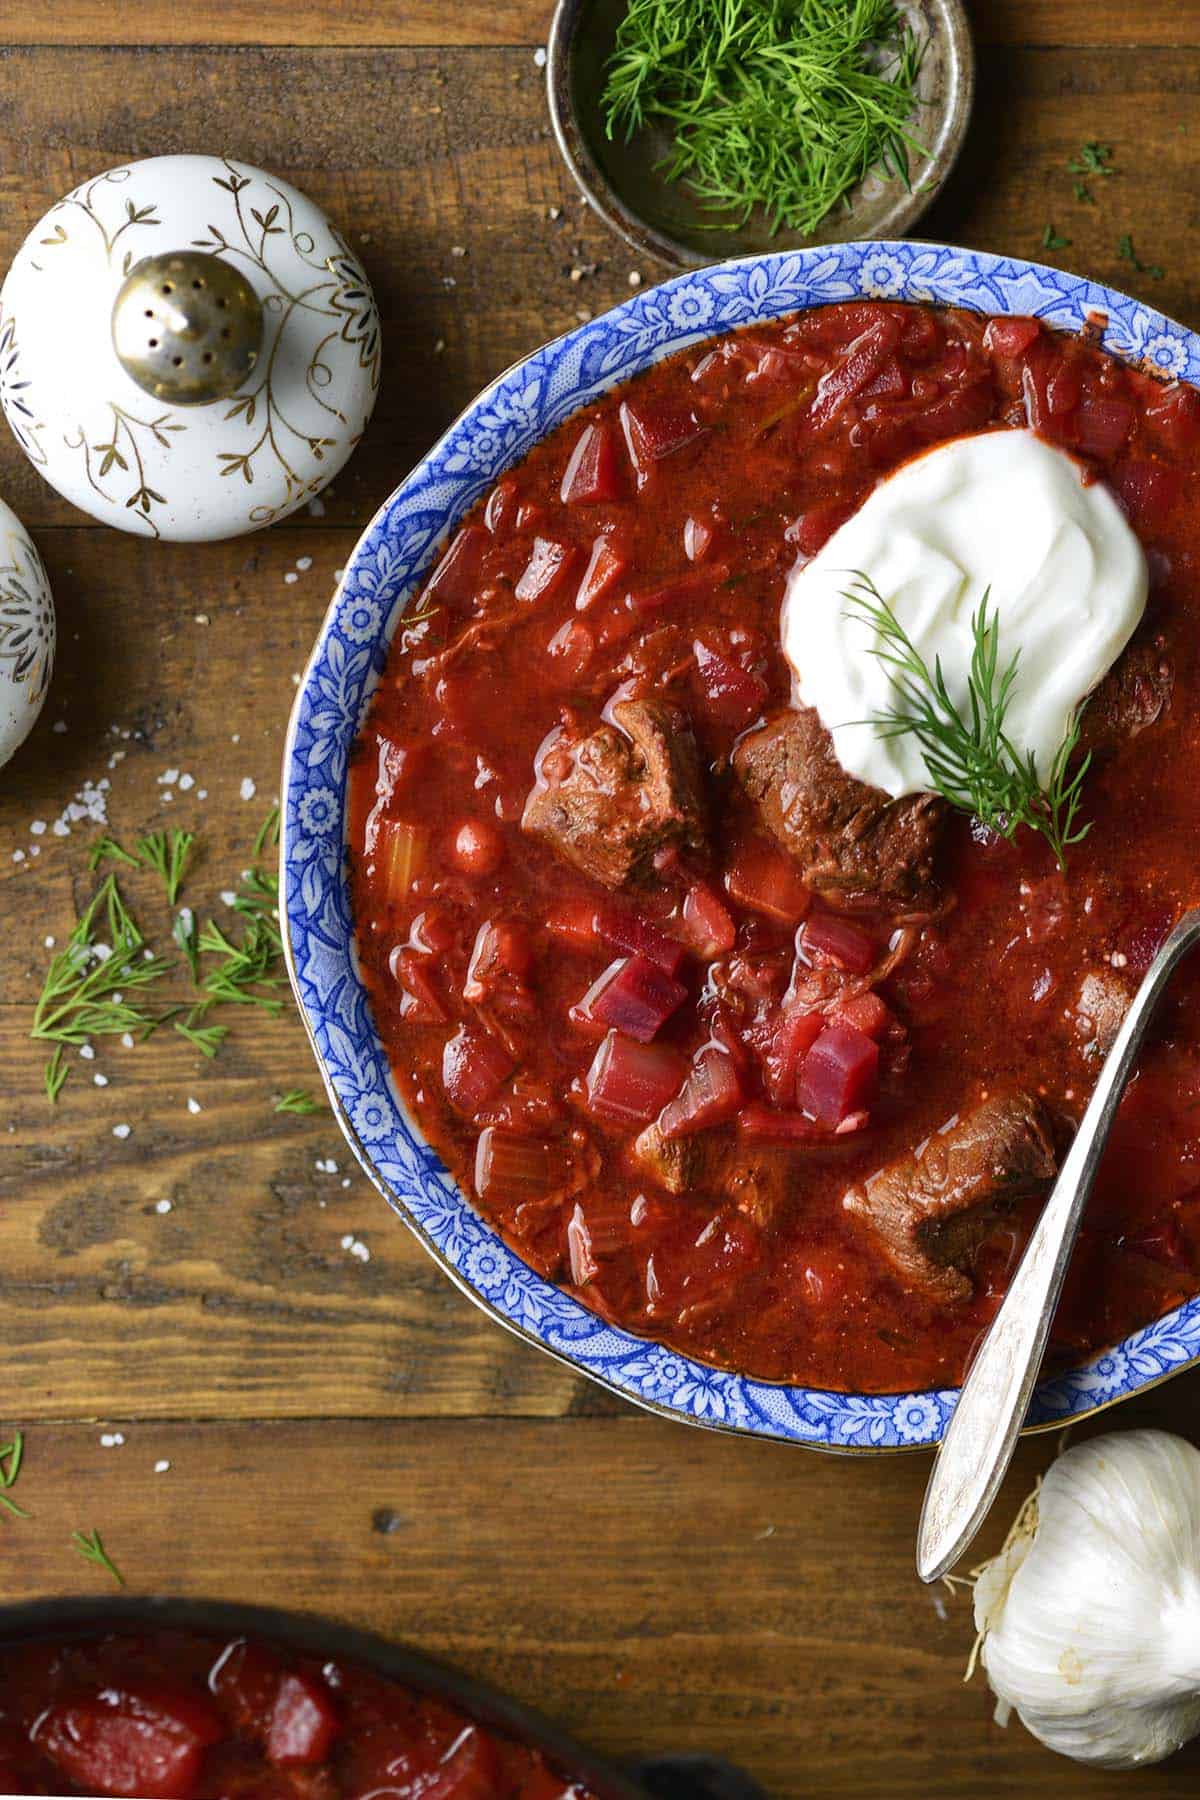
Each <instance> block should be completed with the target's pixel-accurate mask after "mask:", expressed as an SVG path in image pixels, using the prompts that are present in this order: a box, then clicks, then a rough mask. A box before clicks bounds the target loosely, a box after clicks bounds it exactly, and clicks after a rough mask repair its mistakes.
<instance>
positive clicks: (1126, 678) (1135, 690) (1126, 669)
mask: <svg viewBox="0 0 1200 1800" xmlns="http://www.w3.org/2000/svg"><path fill="white" fill-rule="evenodd" d="M1174 685H1175V671H1174V669H1173V668H1172V666H1171V663H1170V662H1169V660H1168V659H1167V657H1166V655H1165V654H1164V646H1163V641H1162V639H1161V638H1157V639H1155V640H1154V641H1153V642H1152V643H1136V644H1131V645H1130V646H1129V648H1128V649H1127V650H1126V651H1125V652H1124V654H1123V655H1122V656H1120V657H1119V658H1118V659H1117V661H1116V662H1115V663H1114V664H1113V666H1112V668H1111V669H1110V670H1109V671H1108V674H1107V675H1106V676H1105V677H1104V680H1103V681H1102V682H1101V683H1100V685H1099V687H1098V688H1097V689H1096V691H1095V692H1094V693H1093V695H1092V697H1091V699H1090V700H1089V701H1088V703H1087V705H1086V706H1085V707H1084V709H1083V717H1082V719H1081V721H1080V731H1079V748H1080V750H1081V751H1087V750H1095V751H1101V750H1115V749H1116V748H1117V747H1118V746H1119V745H1121V744H1123V743H1127V742H1128V741H1129V739H1130V738H1135V737H1137V735H1138V733H1139V732H1142V731H1145V729H1146V727H1147V726H1148V725H1154V724H1156V723H1157V722H1158V720H1159V719H1160V718H1161V717H1162V715H1163V713H1164V712H1166V710H1167V708H1168V707H1169V706H1170V704H1171V690H1172V689H1173V687H1174Z"/></svg>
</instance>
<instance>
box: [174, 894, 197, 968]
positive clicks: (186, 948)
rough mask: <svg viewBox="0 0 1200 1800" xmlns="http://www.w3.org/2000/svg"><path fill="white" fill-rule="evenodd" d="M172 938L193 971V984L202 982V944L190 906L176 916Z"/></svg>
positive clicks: (182, 909) (183, 907)
mask: <svg viewBox="0 0 1200 1800" xmlns="http://www.w3.org/2000/svg"><path fill="white" fill-rule="evenodd" d="M171 936H172V938H173V939H174V941H175V942H176V944H178V946H179V948H180V949H181V950H182V951H183V955H184V960H185V961H186V963H187V966H188V968H189V969H190V970H191V975H192V983H193V985H194V986H198V985H199V982H200V943H199V939H198V937H197V934H196V915H195V913H194V912H193V911H192V909H191V907H190V906H181V907H180V909H179V911H178V912H177V913H176V915H175V923H174V924H173V925H172V927H171Z"/></svg>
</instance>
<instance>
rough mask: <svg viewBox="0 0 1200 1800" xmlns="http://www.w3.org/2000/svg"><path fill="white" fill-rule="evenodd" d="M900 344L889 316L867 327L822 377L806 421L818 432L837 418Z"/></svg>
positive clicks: (893, 322) (898, 331)
mask: <svg viewBox="0 0 1200 1800" xmlns="http://www.w3.org/2000/svg"><path fill="white" fill-rule="evenodd" d="M899 341H900V327H899V325H898V324H897V323H896V321H895V319H894V318H893V317H892V315H891V314H890V313H885V314H884V315H882V316H881V317H878V318H876V319H875V321H874V322H873V323H872V324H870V325H868V326H867V329H866V330H865V331H864V332H863V333H862V335H861V336H860V337H857V338H855V340H854V342H853V343H852V344H851V345H850V346H849V348H848V349H847V351H846V353H845V355H844V356H843V357H842V358H841V360H840V361H839V362H836V363H835V364H834V366H833V368H832V369H830V370H829V372H828V373H827V374H825V375H822V377H821V380H820V382H819V384H818V386H817V393H816V398H815V399H814V401H813V403H812V408H811V410H810V412H809V418H810V420H811V422H812V424H813V425H814V426H815V427H816V428H817V430H820V429H821V427H822V426H824V425H828V424H830V423H831V422H832V421H833V420H834V419H836V418H837V416H838V414H839V413H840V412H841V410H842V408H843V407H844V406H845V405H846V404H847V403H848V402H849V401H850V400H852V399H853V398H854V396H855V395H856V394H860V393H861V392H862V390H863V389H864V388H865V387H866V386H867V384H868V383H869V382H872V381H874V379H875V377H876V376H877V375H878V374H879V372H880V370H881V369H882V368H883V365H884V363H885V362H887V360H888V359H889V357H890V356H891V354H892V352H893V351H894V350H895V348H896V346H897V344H898V343H899Z"/></svg>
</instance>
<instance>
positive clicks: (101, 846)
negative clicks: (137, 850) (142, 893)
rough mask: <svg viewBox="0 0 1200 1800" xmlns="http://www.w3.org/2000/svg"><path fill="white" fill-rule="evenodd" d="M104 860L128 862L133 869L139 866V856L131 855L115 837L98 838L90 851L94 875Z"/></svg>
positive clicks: (89, 858)
mask: <svg viewBox="0 0 1200 1800" xmlns="http://www.w3.org/2000/svg"><path fill="white" fill-rule="evenodd" d="M102 862H119V863H126V864H127V865H128V867H129V868H131V869H136V868H137V867H138V859H137V857H136V856H131V855H130V854H129V852H128V850H126V849H125V848H124V846H123V845H121V844H118V842H117V840H116V838H113V837H102V838H98V839H97V840H96V842H95V843H94V844H93V845H92V847H91V849H90V850H89V852H88V868H89V869H90V870H91V872H92V874H93V875H94V874H95V873H96V870H97V869H98V868H99V867H100V864H101V863H102Z"/></svg>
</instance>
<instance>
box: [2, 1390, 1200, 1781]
mask: <svg viewBox="0 0 1200 1800" xmlns="http://www.w3.org/2000/svg"><path fill="white" fill-rule="evenodd" d="M1172 1392H1173V1403H1172V1406H1171V1408H1170V1409H1169V1416H1171V1417H1176V1418H1178V1417H1183V1416H1186V1411H1187V1405H1186V1403H1187V1401H1189V1400H1190V1404H1191V1405H1192V1407H1194V1406H1195V1403H1196V1401H1197V1399H1198V1398H1200V1386H1198V1384H1197V1381H1196V1378H1195V1377H1191V1378H1188V1379H1187V1381H1181V1382H1179V1383H1177V1384H1175V1386H1174V1388H1173V1390H1172ZM1167 1410H1168V1409H1165V1408H1164V1406H1163V1403H1162V1402H1161V1401H1158V1402H1157V1403H1155V1402H1152V1401H1149V1400H1148V1401H1147V1402H1146V1403H1145V1404H1144V1405H1143V1406H1141V1407H1129V1408H1127V1409H1126V1410H1125V1411H1124V1412H1123V1413H1122V1415H1121V1422H1122V1424H1123V1425H1125V1424H1132V1423H1134V1422H1135V1420H1136V1419H1140V1420H1141V1422H1142V1423H1147V1422H1149V1421H1150V1420H1152V1419H1153V1420H1157V1419H1160V1418H1161V1417H1163V1416H1164V1413H1165V1412H1167ZM113 1424H114V1422H113V1421H108V1420H106V1421H105V1422H104V1426H103V1429H105V1430H106V1431H109V1432H111V1431H112V1429H113ZM119 1428H120V1430H121V1431H122V1432H123V1434H124V1439H125V1441H124V1443H123V1444H122V1445H121V1446H119V1447H112V1448H107V1449H106V1448H103V1447H102V1446H101V1444H100V1442H99V1438H100V1432H101V1429H102V1428H101V1426H100V1425H96V1426H93V1427H90V1428H84V1427H70V1428H64V1427H54V1428H39V1427H37V1426H34V1427H33V1428H32V1429H30V1430H29V1435H28V1442H27V1457H26V1464H25V1470H24V1472H23V1473H22V1476H21V1482H20V1490H19V1491H20V1497H21V1500H22V1501H23V1503H24V1504H25V1505H26V1506H27V1507H28V1508H29V1509H30V1511H31V1515H32V1516H31V1517H30V1518H29V1519H27V1520H19V1521H9V1522H7V1523H6V1524H5V1525H4V1533H5V1537H4V1542H5V1544H6V1545H7V1546H8V1547H9V1555H8V1556H7V1558H6V1561H5V1594H6V1599H8V1600H10V1601H16V1600H19V1599H21V1598H22V1597H24V1596H27V1595H28V1596H33V1595H41V1594H54V1593H70V1592H79V1591H84V1592H88V1593H97V1594H100V1595H103V1594H105V1593H106V1592H110V1591H111V1584H110V1583H109V1582H108V1579H107V1577H105V1576H104V1575H103V1573H102V1572H101V1571H98V1570H95V1569H89V1568H87V1567H86V1566H85V1565H84V1564H82V1563H81V1562H79V1561H78V1560H77V1558H76V1557H75V1555H74V1553H73V1552H72V1550H71V1548H70V1545H69V1537H70V1533H71V1531H72V1530H73V1529H76V1528H83V1529H87V1530H90V1529H93V1528H98V1529H99V1530H100V1532H101V1535H102V1537H103V1539H104V1543H105V1545H106V1547H107V1549H108V1551H109V1553H110V1554H111V1555H112V1557H113V1558H114V1560H115V1561H116V1563H117V1564H118V1566H119V1567H120V1568H121V1570H122V1572H123V1573H124V1575H125V1577H126V1580H127V1582H128V1583H129V1586H130V1588H131V1590H132V1591H134V1592H162V1593H171V1594H190V1595H198V1596H200V1595H203V1596H208V1597H220V1596H228V1597H232V1598H239V1599H240V1598H245V1597H247V1596H250V1595H252V1596H253V1597H254V1598H255V1600H257V1601H260V1602H262V1603H265V1604H275V1605H281V1606H285V1607H298V1608H306V1609H311V1610H313V1611H318V1612H324V1613H329V1614H333V1615H335V1616H337V1617H339V1618H342V1619H346V1620H349V1621H351V1622H353V1623H355V1624H358V1625H363V1626H368V1627H372V1628H374V1629H377V1630H380V1631H383V1632H385V1633H387V1634H389V1635H393V1636H397V1637H402V1638H405V1639H408V1640H409V1641H411V1642H413V1643H415V1644H417V1645H418V1646H420V1647H421V1648H422V1649H424V1650H426V1651H429V1652H432V1653H434V1654H437V1655H439V1656H443V1657H447V1658H449V1659H450V1660H453V1661H457V1662H460V1663H462V1664H463V1665H465V1666H466V1667H468V1668H470V1669H472V1670H473V1671H475V1672H477V1673H479V1674H482V1675H484V1676H485V1677H488V1678H490V1679H492V1680H494V1681H495V1682H497V1683H498V1684H499V1685H501V1686H502V1687H505V1688H507V1689H509V1690H510V1691H512V1692H514V1693H516V1694H517V1695H519V1696H520V1697H521V1698H522V1699H525V1700H527V1701H529V1702H531V1703H533V1704H535V1705H538V1706H540V1707H542V1708H543V1709H545V1710H547V1711H549V1712H550V1713H552V1714H554V1715H556V1716H558V1717H559V1718H560V1719H561V1720H562V1721H563V1722H564V1723H565V1724H567V1725H568V1726H569V1727H571V1728H572V1729H573V1730H574V1731H575V1732H576V1734H577V1735H579V1736H580V1737H582V1738H584V1739H586V1740H588V1741H590V1742H592V1743H594V1744H595V1745H596V1746H597V1747H598V1748H601V1749H604V1750H607V1751H609V1752H611V1753H613V1754H614V1755H619V1756H625V1755H632V1754H634V1753H637V1752H648V1751H654V1750H660V1751H665V1750H694V1751H701V1750H703V1751H708V1752H710V1753H720V1754H724V1755H726V1756H728V1757H730V1758H733V1759H735V1760H737V1761H739V1762H740V1763H741V1764H742V1765H743V1766H744V1767H745V1768H747V1769H748V1770H749V1771H751V1772H752V1773H753V1774H754V1775H756V1776H757V1777H758V1779H759V1780H760V1781H762V1782H763V1783H764V1785H765V1786H766V1789H767V1791H768V1792H769V1793H770V1794H771V1795H772V1796H773V1797H774V1800H790V1797H792V1796H796V1797H797V1800H798V1797H799V1796H801V1795H814V1794H819V1795H821V1796H823V1800H838V1797H840V1796H843V1795H845V1796H854V1800H952V1797H953V1800H965V1797H966V1796H968V1795H975V1794H979V1793H981V1792H983V1793H987V1794H989V1795H993V1794H1008V1793H1013V1794H1015V1793H1020V1794H1021V1795H1023V1796H1026V1797H1027V1800H1059V1797H1061V1796H1067V1797H1068V1800H1077V1797H1078V1800H1111V1796H1113V1795H1114V1793H1115V1792H1116V1789H1115V1788H1114V1786H1113V1782H1112V1777H1111V1776H1110V1775H1108V1774H1106V1773H1104V1772H1102V1771H1095V1770H1093V1771H1089V1770H1086V1769H1083V1768H1080V1767H1078V1766H1076V1765H1073V1764H1071V1763H1068V1762H1065V1761H1063V1760H1061V1759H1059V1758H1054V1757H1051V1756H1050V1755H1048V1754H1047V1753H1046V1752H1045V1751H1044V1750H1042V1749H1041V1748H1040V1747H1039V1746H1038V1745H1036V1744H1035V1743H1034V1742H1033V1741H1032V1739H1030V1738H1029V1737H1028V1736H1027V1735H1026V1734H1025V1732H1024V1731H1023V1730H1022V1728H1021V1727H1020V1725H1018V1724H1015V1723H1014V1724H1013V1725H1012V1726H1011V1727H1010V1728H1009V1729H1008V1730H1006V1731H1002V1730H1000V1729H999V1728H998V1727H997V1726H996V1725H995V1724H994V1723H993V1721H992V1718H991V1712H992V1707H991V1703H990V1696H989V1695H988V1693H987V1691H986V1688H985V1687H984V1685H983V1682H982V1680H981V1679H977V1680H976V1681H975V1682H974V1683H972V1684H971V1685H970V1686H969V1687H965V1686H964V1685H963V1682H962V1671H963V1668H964V1666H965V1662H966V1657H967V1652H968V1650H969V1649H970V1645H971V1640H972V1636H973V1627H972V1624H971V1620H970V1609H969V1604H968V1601H967V1598H966V1596H965V1595H964V1594H963V1593H962V1591H961V1590H960V1591H959V1592H957V1593H955V1594H953V1595H951V1594H949V1593H947V1592H946V1591H945V1590H943V1589H940V1588H939V1589H936V1590H934V1591H930V1590H929V1589H926V1588H923V1587H922V1586H921V1585H920V1583H919V1582H918V1581H917V1579H916V1576H915V1575H914V1573H913V1567H912V1554H913V1550H912V1544H913V1529H914V1522H915V1520H916V1516H917V1511H918V1507H919V1504H920V1497H921V1493H922V1489H923V1486H924V1481H925V1477H926V1473H927V1470H928V1461H927V1459H926V1458H925V1457H884V1458H881V1459H873V1458H867V1459H863V1460H857V1461H850V1462H847V1461H845V1460H834V1459H829V1458H822V1457H819V1456H812V1455H809V1456H806V1455H803V1454H802V1453H800V1452H788V1451H786V1450H782V1449H780V1448H778V1447H776V1446H770V1445H764V1444H753V1443H746V1442H741V1441H734V1440H730V1439H727V1438H721V1437H716V1436H713V1435H711V1434H709V1433H704V1432H700V1431H694V1430H688V1429H686V1428H685V1427H683V1426H674V1425H668V1424H663V1423H662V1422H659V1421H654V1420H649V1419H642V1418H638V1417H635V1416H633V1415H632V1414H629V1415H624V1416H622V1417H621V1418H619V1419H611V1420H574V1421H572V1422H570V1424H566V1423H564V1422H550V1421H537V1422H534V1421H527V1422H524V1423H515V1422H510V1423H507V1424H503V1425H501V1424H489V1423H481V1422H478V1421H476V1422H470V1423H468V1422H462V1421H459V1422H456V1421H450V1420H438V1421H423V1422H415V1421H413V1422H409V1423H407V1424H406V1425H405V1426H404V1427H403V1428H402V1429H394V1428H389V1427H387V1426H385V1425H383V1424H355V1423H349V1422H341V1423H330V1422H297V1423H294V1424H274V1425H272V1424H262V1423H254V1424H246V1425H242V1426H234V1425H229V1424H204V1425H165V1424H148V1423H147V1424H143V1423H138V1422H124V1423H121V1424H120V1427H119ZM1051 1452H1052V1446H1051V1444H1050V1443H1049V1441H1048V1440H1041V1441H1040V1442H1036V1443H1027V1444H1026V1445H1024V1446H1023V1448H1022V1450H1021V1452H1020V1454H1019V1456H1018V1459H1017V1464H1016V1467H1015V1469H1014V1470H1013V1472H1012V1474H1011V1475H1010V1477H1009V1480H1008V1482H1007V1483H1006V1486H1005V1488H1004V1491H1003V1493H1002V1495H1001V1499H1000V1501H999V1502H998V1504H997V1508H996V1512H995V1514H994V1515H993V1519H992V1521H991V1522H990V1523H989V1526H988V1529H987V1532H986V1534H985V1538H984V1540H983V1541H982V1543H981V1546H980V1550H981V1554H982V1553H984V1552H990V1551H993V1550H995V1549H996V1548H997V1547H998V1545H999V1542H1000V1540H1001V1538H1002V1536H1003V1532H1004V1529H1005V1527H1006V1525H1007V1523H1008V1521H1009V1520H1010V1519H1011V1517H1012V1516H1013V1513H1014V1512H1015V1509H1016V1507H1017V1505H1018V1503H1019V1501H1020V1499H1021V1498H1022V1497H1023V1495H1024V1494H1025V1492H1027V1491H1028V1489H1029V1487H1030V1486H1031V1485H1032V1481H1033V1478H1034V1475H1035V1474H1036V1473H1037V1472H1038V1471H1039V1470H1041V1469H1042V1468H1043V1467H1044V1466H1045V1464H1046V1462H1047V1460H1048V1458H1049V1456H1050V1455H1051ZM159 1460H167V1461H169V1463H170V1465H171V1467H170V1469H169V1471H167V1472H166V1473H163V1474H157V1475H156V1474H155V1473H153V1470H154V1465H155V1463H156V1461H159ZM485 1497H486V1498H485ZM1197 1766H1198V1764H1197V1760H1196V1758H1195V1757H1194V1756H1193V1757H1191V1758H1185V1759H1182V1760H1180V1761H1177V1762H1176V1763H1174V1764H1172V1765H1169V1766H1168V1767H1166V1768H1165V1769H1153V1770H1145V1771H1142V1772H1140V1773H1132V1774H1128V1775H1123V1776H1122V1777H1121V1793H1122V1794H1123V1795H1128V1796H1130V1800H1136V1797H1137V1796H1139V1795H1150V1794H1154V1795H1155V1796H1158V1797H1159V1800H1175V1797H1177V1796H1178V1797H1179V1800H1183V1796H1185V1795H1187V1796H1190V1795H1193V1794H1194V1793H1195V1781H1196V1772H1197Z"/></svg>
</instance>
